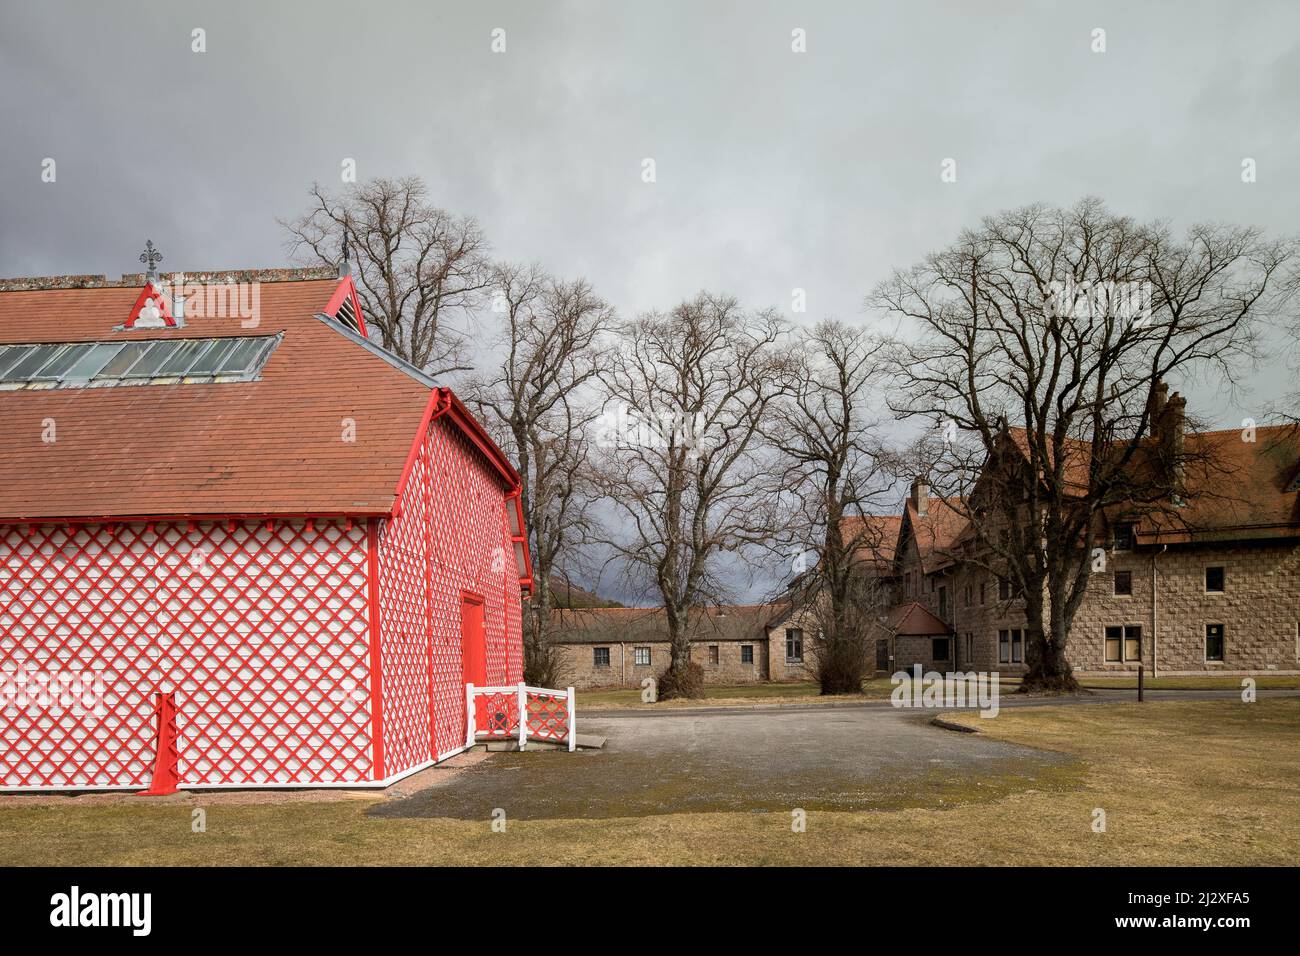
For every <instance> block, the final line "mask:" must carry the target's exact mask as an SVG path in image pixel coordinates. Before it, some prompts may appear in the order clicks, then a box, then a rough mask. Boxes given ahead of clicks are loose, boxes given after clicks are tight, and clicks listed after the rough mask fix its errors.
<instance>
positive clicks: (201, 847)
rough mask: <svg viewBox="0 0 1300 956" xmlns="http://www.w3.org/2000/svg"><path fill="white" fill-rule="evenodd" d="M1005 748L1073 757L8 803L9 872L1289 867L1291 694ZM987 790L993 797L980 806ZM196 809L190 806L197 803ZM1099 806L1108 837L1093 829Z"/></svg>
mask: <svg viewBox="0 0 1300 956" xmlns="http://www.w3.org/2000/svg"><path fill="white" fill-rule="evenodd" d="M955 719H957V720H964V721H969V722H971V723H973V724H975V725H976V726H978V727H979V729H980V730H981V731H982V732H984V733H986V734H988V735H990V736H996V737H998V738H1002V739H1006V740H1010V741H1013V742H1016V743H1021V744H1028V745H1031V746H1036V747H1042V748H1047V749H1053V750H1059V751H1063V752H1066V753H1069V754H1072V755H1074V756H1076V757H1077V758H1078V760H1077V761H1076V762H1074V763H1072V764H1071V765H1070V767H1069V768H1068V770H1062V771H1061V773H1059V774H1057V775H1055V776H1053V777H1052V778H1051V780H1052V784H1051V786H1049V787H1045V788H1043V787H1040V788H1039V789H1034V790H1024V789H1018V790H1011V791H1010V792H1008V791H1007V790H1006V789H1005V787H1004V786H1003V784H1005V781H1001V780H1000V779H999V778H994V777H973V778H972V779H971V780H970V781H969V785H968V786H967V787H966V788H965V789H964V791H961V792H954V791H953V790H952V789H951V788H950V787H945V788H943V789H942V790H936V791H934V792H926V791H925V790H924V788H925V787H926V786H927V785H926V783H925V782H924V780H923V779H920V780H918V784H917V785H918V788H920V789H919V791H918V795H919V796H923V797H927V798H928V799H927V800H923V801H922V805H921V806H919V807H914V808H910V809H901V810H889V811H877V812H867V813H834V812H821V813H810V814H809V815H808V825H807V832H804V833H794V832H791V827H790V817H789V815H787V814H784V813H699V814H673V815H664V816H652V817H639V818H620V819H608V820H598V821H588V820H541V821H529V822H509V823H508V824H507V828H506V831H505V832H504V833H493V832H492V831H491V828H490V825H489V822H488V821H487V820H484V821H482V822H477V821H474V822H467V821H454V820H443V819H423V820H412V819H401V820H389V819H376V818H373V817H367V816H366V815H365V812H364V811H365V809H366V807H367V806H368V805H369V802H368V801H341V802H334V803H305V802H295V803H286V804H282V805H265V804H261V805H239V806H236V805H213V806H211V807H209V808H208V816H207V832H206V833H202V834H196V833H192V832H191V827H190V812H191V810H190V807H188V806H185V805H179V804H173V805H165V806H164V805H158V804H150V803H149V802H147V801H145V800H141V801H140V802H139V803H128V804H117V805H105V804H89V805H87V804H81V805H79V804H78V802H77V801H76V800H72V799H70V800H68V801H67V802H66V803H63V804H54V805H41V806H34V805H13V804H11V805H8V806H6V805H4V802H3V800H2V799H0V863H4V864H9V865H14V864H58V865H77V864H92V865H93V864H127V865H130V864H174V865H205V864H216V865H221V864H239V863H247V864H385V863H387V864H420V865H428V864H452V865H458V864H587V865H593V864H650V865H653V864H782V863H784V864H810V865H818V864H1030V865H1033V864H1051V863H1059V864H1174V865H1179V864H1294V863H1296V862H1297V860H1300V700H1295V699H1277V700H1266V701H1262V702H1260V703H1256V704H1240V703H1236V702H1231V701H1196V702H1163V703H1148V704H1145V705H1139V704H1106V705H1087V706H1060V707H1042V708H1039V707H1035V708H1024V709H1019V710H1010V709H1008V710H1004V711H1003V712H1002V714H1001V715H1000V716H999V717H997V718H996V719H995V720H981V719H980V718H979V717H978V716H976V715H973V714H972V715H963V716H959V717H956V718H955ZM989 794H992V796H991V798H990V797H989V796H988V795H989ZM200 800H201V798H200ZM1096 808H1100V809H1102V810H1104V811H1105V812H1106V818H1107V820H1106V822H1107V828H1106V832H1105V833H1096V832H1094V831H1093V829H1092V822H1093V812H1094V809H1096Z"/></svg>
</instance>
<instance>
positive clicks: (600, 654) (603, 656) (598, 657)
mask: <svg viewBox="0 0 1300 956" xmlns="http://www.w3.org/2000/svg"><path fill="white" fill-rule="evenodd" d="M592 650H593V651H594V652H595V653H594V654H593V657H592V663H594V664H595V665H596V666H597V667H608V666H609V648H608V647H593V648H592Z"/></svg>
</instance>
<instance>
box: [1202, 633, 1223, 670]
mask: <svg viewBox="0 0 1300 956" xmlns="http://www.w3.org/2000/svg"><path fill="white" fill-rule="evenodd" d="M1205 659H1206V660H1207V661H1221V660H1223V625H1222V624H1207V625H1205Z"/></svg>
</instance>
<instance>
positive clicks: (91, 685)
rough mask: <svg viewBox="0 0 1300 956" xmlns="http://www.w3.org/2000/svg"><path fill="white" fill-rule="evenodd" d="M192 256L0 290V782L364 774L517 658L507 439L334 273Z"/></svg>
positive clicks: (523, 581) (400, 758) (72, 784)
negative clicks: (190, 277)
mask: <svg viewBox="0 0 1300 956" xmlns="http://www.w3.org/2000/svg"><path fill="white" fill-rule="evenodd" d="M313 275H314V276H318V275H319V273H314V274H313ZM208 278H213V277H208ZM216 278H217V283H218V284H217V286H216V287H217V288H218V290H219V291H221V300H220V301H218V302H217V306H218V307H216V308H214V299H215V298H216V297H214V295H213V294H212V288H213V286H212V285H209V286H208V287H207V290H206V291H205V292H203V293H202V295H205V296H206V299H204V298H203V297H202V296H201V295H200V294H198V293H196V294H194V295H193V296H192V297H191V296H190V295H189V292H190V290H191V289H192V288H193V287H188V286H187V287H186V292H187V295H186V296H185V297H182V296H179V295H178V296H175V297H170V298H169V296H167V295H165V294H163V289H162V287H161V286H155V285H153V284H151V282H150V281H149V280H143V281H142V280H135V281H134V282H130V283H129V284H128V281H127V278H126V277H124V281H123V283H121V284H107V283H103V282H102V281H99V282H93V281H92V282H86V281H81V282H76V281H73V282H64V283H63V286H64V287H60V288H31V289H30V290H26V291H0V667H2V669H3V674H2V675H0V676H3V679H4V682H5V697H4V699H3V700H0V707H2V710H0V789H5V790H90V789H115V788H133V789H144V788H149V789H150V790H151V791H152V792H169V791H170V790H172V789H174V788H176V787H179V788H206V787H269V786H286V787H303V786H310V787H315V786H366V785H372V786H373V785H380V784H385V783H388V782H391V781H393V780H395V779H397V778H399V777H402V776H404V775H406V774H409V773H412V772H414V771H416V770H418V769H421V768H423V767H426V766H428V765H430V764H431V763H434V762H436V761H438V760H441V759H443V758H445V757H448V756H450V755H451V754H454V753H457V752H459V751H460V750H463V749H464V748H465V747H466V741H467V738H468V739H470V740H472V739H473V736H474V734H473V733H470V734H468V735H467V727H466V711H467V709H468V707H467V702H466V684H467V683H474V684H476V685H484V684H487V685H498V686H500V685H514V684H515V682H517V681H520V680H521V677H522V669H523V662H522V647H521V630H520V629H521V589H522V591H523V593H525V594H526V593H527V592H528V591H529V590H530V588H531V572H530V569H529V564H528V556H527V549H526V547H525V546H524V529H523V526H522V515H521V512H520V507H519V477H518V475H517V474H516V472H515V470H514V468H513V467H512V466H511V464H510V463H509V461H507V459H506V458H505V456H504V455H503V454H502V453H501V451H500V450H499V449H498V448H497V446H496V445H494V444H493V443H492V441H491V440H490V439H489V438H488V436H487V434H486V433H485V432H484V431H483V429H482V428H481V427H480V426H479V424H478V423H477V422H476V421H475V420H474V419H473V417H472V416H471V415H470V414H469V413H468V412H467V410H466V409H465V407H464V406H463V405H462V404H461V402H460V401H459V399H458V398H457V397H456V396H455V395H454V394H453V393H452V392H451V391H450V390H449V389H447V388H443V387H439V386H438V384H437V383H436V382H434V381H433V380H431V379H429V378H428V377H427V376H425V375H424V374H422V373H421V372H420V371H419V370H417V369H415V368H413V367H411V366H409V365H407V364H406V363H404V362H402V361H401V360H399V359H397V358H395V357H394V356H392V355H391V354H389V353H388V352H385V351H384V350H382V349H380V348H378V347H377V346H375V345H374V344H372V343H371V342H370V341H369V340H368V339H367V337H366V328H365V319H364V317H363V315H362V312H361V309H360V306H359V303H358V301H357V297H356V291H355V287H354V285H353V282H352V279H351V278H350V277H348V276H344V277H342V278H332V277H331V278H324V279H322V278H319V277H312V278H306V277H304V274H303V273H297V274H288V275H286V274H275V275H274V276H273V278H275V279H281V280H285V281H265V280H266V279H267V278H268V275H267V274H254V273H245V274H232V275H229V276H222V277H216ZM32 284H33V285H39V284H40V283H32ZM47 285H48V283H47ZM14 286H15V283H12V282H11V283H9V284H8V286H7V288H11V289H12V288H14ZM87 286H90V287H87ZM205 302H206V307H205ZM222 302H224V311H225V312H227V313H232V314H233V315H232V317H229V318H223V317H219V316H218V315H216V314H214V313H218V312H222V311H223V308H221V307H220V306H221V305H222ZM232 302H233V303H234V305H233V306H232V304H231V303H232ZM173 304H176V307H175V308H173ZM250 306H251V307H250ZM250 313H255V314H250ZM471 699H472V698H471ZM496 716H497V717H501V714H500V713H498V714H496Z"/></svg>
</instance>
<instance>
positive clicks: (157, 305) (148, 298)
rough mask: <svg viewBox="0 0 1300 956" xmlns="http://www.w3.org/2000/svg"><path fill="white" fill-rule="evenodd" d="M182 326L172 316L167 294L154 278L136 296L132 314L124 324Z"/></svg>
mask: <svg viewBox="0 0 1300 956" xmlns="http://www.w3.org/2000/svg"><path fill="white" fill-rule="evenodd" d="M180 327H181V322H179V321H178V320H177V319H176V318H175V317H173V316H172V310H171V305H170V303H168V301H167V295H166V293H164V292H163V290H162V289H161V288H159V287H158V286H157V285H156V284H155V283H154V282H153V281H152V280H150V281H149V282H146V283H145V286H144V288H143V289H141V290H140V294H139V295H138V296H137V297H136V300H135V305H133V306H132V307H131V314H130V316H128V317H127V320H126V322H125V323H124V324H123V325H122V328H124V329H164V328H166V329H178V328H180Z"/></svg>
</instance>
